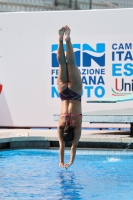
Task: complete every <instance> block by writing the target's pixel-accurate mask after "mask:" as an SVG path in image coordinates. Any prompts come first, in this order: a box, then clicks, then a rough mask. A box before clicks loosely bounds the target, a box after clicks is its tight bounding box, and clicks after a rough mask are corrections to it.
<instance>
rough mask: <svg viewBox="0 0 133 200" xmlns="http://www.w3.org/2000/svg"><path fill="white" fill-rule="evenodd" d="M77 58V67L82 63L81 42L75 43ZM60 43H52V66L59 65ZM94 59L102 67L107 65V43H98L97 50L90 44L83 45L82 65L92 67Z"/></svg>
mask: <svg viewBox="0 0 133 200" xmlns="http://www.w3.org/2000/svg"><path fill="white" fill-rule="evenodd" d="M72 46H73V50H74V54H75V60H76V65H77V67H80V65H81V44H73V45H72ZM57 50H58V44H53V45H52V67H59V63H58V61H57ZM64 51H65V52H66V45H64ZM92 60H94V61H95V62H96V63H97V64H98V65H99V66H100V67H104V66H105V43H97V44H96V50H95V49H93V48H92V47H91V46H90V45H88V44H83V45H82V66H83V67H91V62H92Z"/></svg>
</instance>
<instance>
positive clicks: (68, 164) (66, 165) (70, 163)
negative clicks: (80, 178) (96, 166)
mask: <svg viewBox="0 0 133 200" xmlns="http://www.w3.org/2000/svg"><path fill="white" fill-rule="evenodd" d="M72 164H73V163H72V162H69V163H67V164H65V168H66V169H68V167H70V166H71V165H72Z"/></svg>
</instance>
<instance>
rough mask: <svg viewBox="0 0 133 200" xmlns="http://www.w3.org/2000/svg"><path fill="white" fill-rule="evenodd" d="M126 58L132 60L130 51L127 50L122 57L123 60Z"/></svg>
mask: <svg viewBox="0 0 133 200" xmlns="http://www.w3.org/2000/svg"><path fill="white" fill-rule="evenodd" d="M127 59H129V60H133V57H132V54H131V52H130V51H127V53H126V56H125V59H124V60H127Z"/></svg>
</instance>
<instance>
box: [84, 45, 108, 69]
mask: <svg viewBox="0 0 133 200" xmlns="http://www.w3.org/2000/svg"><path fill="white" fill-rule="evenodd" d="M92 60H94V61H95V62H96V63H97V64H98V65H99V66H100V67H104V66H105V44H104V43H97V44H96V50H94V49H93V48H92V47H91V46H90V45H88V44H83V67H91V61H92Z"/></svg>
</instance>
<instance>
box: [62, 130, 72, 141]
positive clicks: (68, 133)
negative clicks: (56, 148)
mask: <svg viewBox="0 0 133 200" xmlns="http://www.w3.org/2000/svg"><path fill="white" fill-rule="evenodd" d="M63 139H64V141H65V142H72V141H73V139H74V127H72V126H66V127H65V128H64V133H63Z"/></svg>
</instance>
